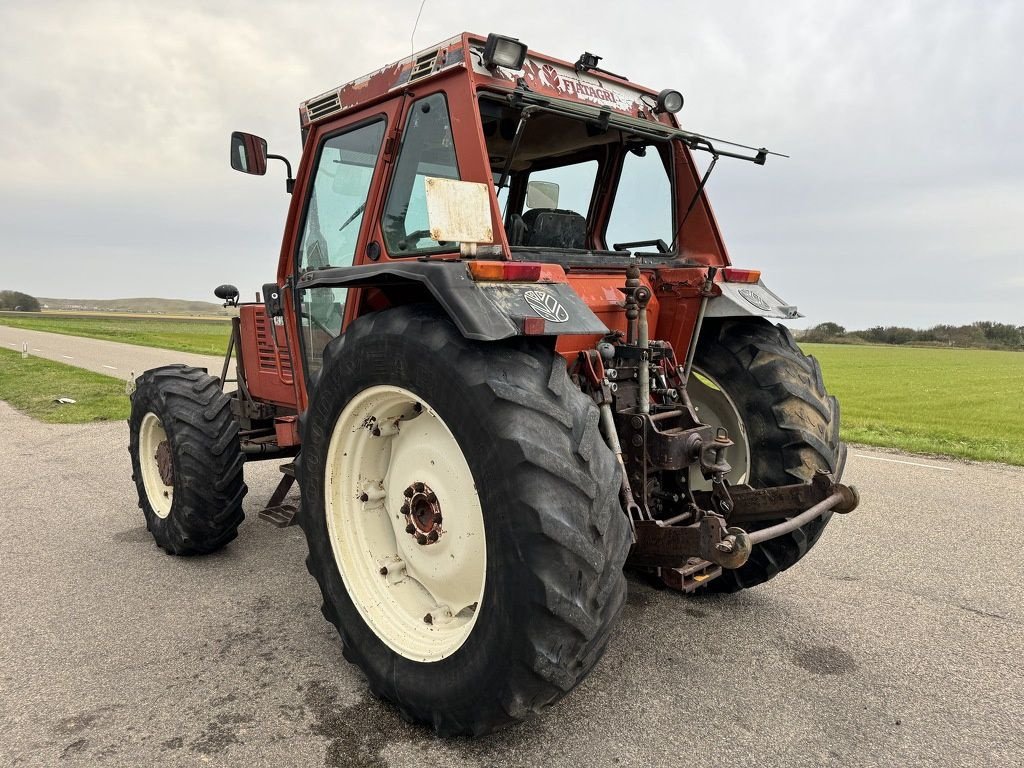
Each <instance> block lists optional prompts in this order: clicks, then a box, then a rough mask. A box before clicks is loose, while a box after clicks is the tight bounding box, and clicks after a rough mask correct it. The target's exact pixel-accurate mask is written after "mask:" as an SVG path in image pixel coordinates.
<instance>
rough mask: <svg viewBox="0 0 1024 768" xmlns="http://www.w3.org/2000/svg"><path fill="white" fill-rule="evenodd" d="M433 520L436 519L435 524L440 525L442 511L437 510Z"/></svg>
mask: <svg viewBox="0 0 1024 768" xmlns="http://www.w3.org/2000/svg"><path fill="white" fill-rule="evenodd" d="M433 520H434V525H440V524H441V513H440V512H435V513H434V517H433Z"/></svg>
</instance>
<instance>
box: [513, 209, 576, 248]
mask: <svg viewBox="0 0 1024 768" xmlns="http://www.w3.org/2000/svg"><path fill="white" fill-rule="evenodd" d="M523 224H525V225H526V232H525V234H524V235H523V239H522V243H523V245H524V246H527V247H533V248H572V249H575V250H582V249H584V248H585V247H586V245H585V243H586V239H587V220H586V219H585V218H584V217H583V216H581V215H580V214H578V213H576V211H566V210H562V209H561V208H533V209H531V210H529V211H526V212H525V213H524V214H523Z"/></svg>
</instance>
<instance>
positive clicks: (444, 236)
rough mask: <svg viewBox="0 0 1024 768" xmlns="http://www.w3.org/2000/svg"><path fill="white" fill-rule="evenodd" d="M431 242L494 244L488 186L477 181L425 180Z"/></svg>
mask: <svg viewBox="0 0 1024 768" xmlns="http://www.w3.org/2000/svg"><path fill="white" fill-rule="evenodd" d="M424 184H425V185H426V193H427V221H429V222H430V239H431V240H445V241H447V242H449V243H493V242H494V231H493V230H492V229H491V202H490V198H489V196H488V193H487V185H486V184H479V183H477V182H475V181H459V180H458V179H440V178H437V177H434V176H428V177H427V178H425V179H424Z"/></svg>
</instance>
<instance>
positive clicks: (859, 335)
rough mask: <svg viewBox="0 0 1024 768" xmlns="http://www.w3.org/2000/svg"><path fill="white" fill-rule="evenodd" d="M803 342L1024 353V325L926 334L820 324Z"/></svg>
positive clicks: (981, 325) (937, 329)
mask: <svg viewBox="0 0 1024 768" xmlns="http://www.w3.org/2000/svg"><path fill="white" fill-rule="evenodd" d="M800 341H809V342H823V343H826V344H828V343H832V344H910V345H921V346H929V347H978V348H984V349H1016V350H1024V325H1009V324H1008V323H992V322H988V321H987V320H983V321H980V322H977V323H971V324H970V325H934V326H932V327H931V328H926V329H924V330H920V329H917V328H904V327H903V326H898V325H886V326H882V325H876V326H874V327H873V328H868V329H866V330H863V331H848V330H846V328H844V327H843V326H841V325H839V324H838V323H819V324H818V325H816V326H814V327H813V328H809V329H808V330H806V331H804V332H803V333H802V334H800Z"/></svg>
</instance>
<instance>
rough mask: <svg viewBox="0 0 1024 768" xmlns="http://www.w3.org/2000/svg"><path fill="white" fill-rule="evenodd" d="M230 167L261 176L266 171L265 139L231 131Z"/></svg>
mask: <svg viewBox="0 0 1024 768" xmlns="http://www.w3.org/2000/svg"><path fill="white" fill-rule="evenodd" d="M231 167H232V168H234V169H235V170H236V171H241V172H242V173H252V174H255V175H256V176H263V175H264V174H265V173H266V172H267V140H266V139H262V138H260V137H259V136H255V135H253V134H251V133H243V132H242V131H235V132H234V133H232V134H231ZM290 175H291V174H289V176H290Z"/></svg>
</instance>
